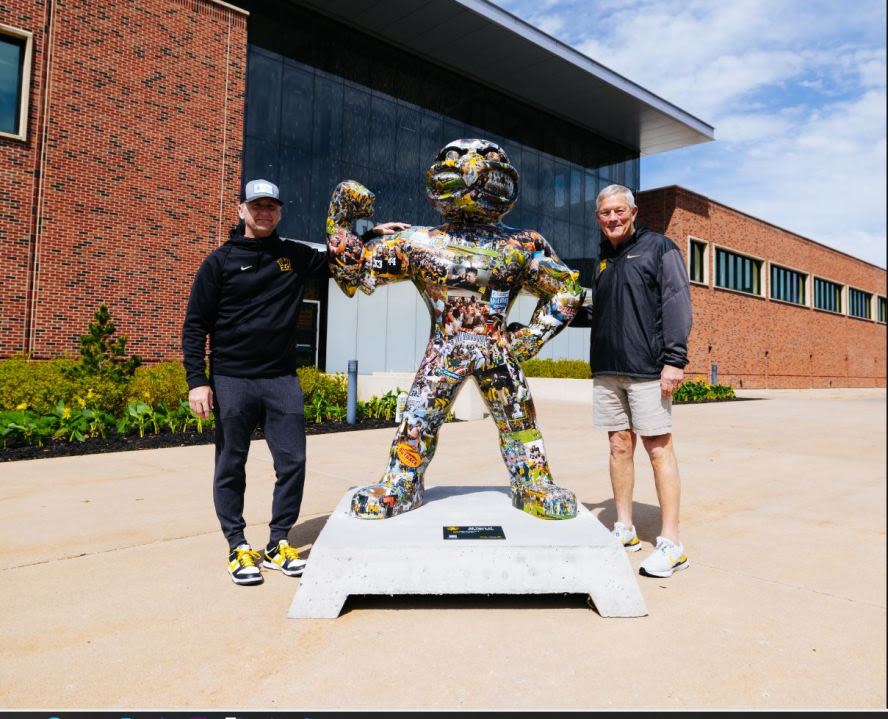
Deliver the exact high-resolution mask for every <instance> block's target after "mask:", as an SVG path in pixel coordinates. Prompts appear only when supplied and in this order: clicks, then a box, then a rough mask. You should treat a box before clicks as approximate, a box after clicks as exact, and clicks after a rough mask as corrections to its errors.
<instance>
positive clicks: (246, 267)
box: [241, 265, 253, 270]
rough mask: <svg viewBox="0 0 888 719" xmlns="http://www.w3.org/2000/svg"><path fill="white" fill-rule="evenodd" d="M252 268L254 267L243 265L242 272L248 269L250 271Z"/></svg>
mask: <svg viewBox="0 0 888 719" xmlns="http://www.w3.org/2000/svg"><path fill="white" fill-rule="evenodd" d="M252 266H253V265H241V270H248V269H250V268H251V267H252Z"/></svg>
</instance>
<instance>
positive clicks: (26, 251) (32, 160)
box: [0, 0, 47, 357]
mask: <svg viewBox="0 0 888 719" xmlns="http://www.w3.org/2000/svg"><path fill="white" fill-rule="evenodd" d="M46 12H47V10H46V2H43V1H42V0H14V1H13V2H11V3H10V2H0V23H2V24H4V25H7V26H10V27H14V28H16V29H19V30H26V31H28V32H31V33H33V35H34V36H33V50H32V56H31V77H32V78H33V81H32V82H31V86H30V92H29V95H28V118H27V126H28V131H27V138H26V140H25V141H20V140H11V139H8V138H5V137H0V262H2V263H3V266H2V268H0V357H6V356H9V355H10V354H13V353H15V352H21V351H22V350H23V349H24V338H25V335H26V332H27V330H26V318H27V307H28V276H29V274H30V266H29V260H30V258H31V247H32V242H33V236H34V222H35V215H34V204H35V202H36V199H37V196H36V192H37V183H36V178H35V169H36V167H37V148H38V147H39V137H40V129H41V120H42V115H43V108H42V96H41V87H42V77H43V73H44V68H45V65H46V62H45V55H46V41H45V37H46V35H45V33H44V32H43V27H44V25H45V23H46Z"/></svg>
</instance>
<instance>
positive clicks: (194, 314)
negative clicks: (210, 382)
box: [182, 230, 327, 389]
mask: <svg viewBox="0 0 888 719" xmlns="http://www.w3.org/2000/svg"><path fill="white" fill-rule="evenodd" d="M326 268H327V255H326V253H325V252H322V251H318V250H315V249H312V248H311V247H309V246H308V245H304V244H301V243H299V242H291V241H287V240H282V239H281V238H280V237H279V236H278V234H277V233H276V232H275V233H274V234H272V235H270V236H269V237H266V238H264V239H251V238H247V237H244V236H243V235H241V234H238V232H237V231H236V230H232V231H231V234H230V236H229V239H228V241H227V242H226V243H225V244H224V245H222V246H221V247H219V248H218V249H217V250H215V251H213V252H212V253H211V254H210V255H209V256H207V258H206V259H205V260H204V261H203V263H202V264H201V266H200V268H199V269H198V271H197V275H196V276H195V278H194V284H193V285H192V287H191V296H190V297H189V299H188V309H187V310H186V311H185V323H184V326H183V328H182V353H183V355H184V358H185V372H186V375H187V378H188V388H189V389H193V388H194V387H199V386H200V385H205V384H207V377H206V374H205V363H204V349H205V346H206V337H207V335H209V336H210V374H211V375H213V374H220V375H230V376H232V377H278V376H281V375H285V374H290V373H291V372H294V371H295V369H296V318H297V316H298V314H299V307H300V305H301V304H302V294H303V291H304V289H305V278H306V277H308V276H309V275H313V274H326V272H327V269H326Z"/></svg>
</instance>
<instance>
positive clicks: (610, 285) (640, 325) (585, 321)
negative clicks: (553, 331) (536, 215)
mask: <svg viewBox="0 0 888 719" xmlns="http://www.w3.org/2000/svg"><path fill="white" fill-rule="evenodd" d="M591 300H592V303H591V305H586V306H584V307H583V310H582V311H581V312H578V313H577V317H576V319H574V321H573V322H572V323H571V325H572V326H573V327H590V328H591V329H592V333H591V338H590V340H591V341H590V349H589V363H590V364H591V365H592V375H593V376H597V375H605V374H618V375H627V376H629V377H641V378H650V379H653V378H658V377H659V376H660V371H661V370H662V369H663V365H671V366H672V367H679V368H684V367H685V365H687V363H688V335H689V334H690V331H691V291H690V284H689V282H688V274H687V271H686V270H685V265H684V261H683V259H682V254H681V251H680V250H679V249H678V247H676V245H675V243H674V242H673V241H672V240H670V239H669V238H668V237H666V236H665V235H661V234H658V233H656V232H654V231H652V230H649V229H647V228H646V227H639V228H637V229H636V230H635V234H633V235H632V237H630V238H629V239H628V240H625V241H624V242H621V243H620V244H619V245H618V246H617V247H616V248H614V246H613V245H612V244H611V243H610V242H609V241H608V240H607V239H604V240H602V242H601V250H600V254H599V262H598V265H597V267H596V268H595V275H594V280H593V283H592V292H591Z"/></svg>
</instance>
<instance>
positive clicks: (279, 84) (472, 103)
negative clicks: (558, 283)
mask: <svg viewBox="0 0 888 719" xmlns="http://www.w3.org/2000/svg"><path fill="white" fill-rule="evenodd" d="M236 4H238V5H239V6H241V7H243V8H245V9H247V10H249V11H250V13H251V15H250V20H249V31H248V32H249V43H250V45H249V51H248V82H247V117H246V128H245V133H246V138H245V144H244V155H245V157H244V173H245V178H244V179H247V178H248V177H256V176H264V177H265V178H266V179H269V180H272V181H275V182H278V183H279V184H280V186H281V193H282V195H283V199H284V200H285V203H286V207H285V213H284V218H283V220H282V222H281V227H280V231H281V234H282V235H284V236H286V237H293V238H297V239H304V240H309V241H313V242H321V241H323V238H324V220H325V217H326V213H327V204H328V202H329V198H330V193H331V191H332V189H333V187H334V186H335V185H336V183H337V182H339V181H340V180H344V179H355V180H358V181H359V182H361V183H363V184H365V185H366V186H367V187H369V188H370V189H371V190H373V192H374V193H376V196H377V202H376V214H375V218H374V219H376V220H378V221H385V220H396V219H397V220H404V221H407V222H410V223H412V224H424V225H437V224H440V222H441V218H440V216H439V215H438V214H437V213H436V212H435V211H434V210H433V209H432V207H431V205H429V204H428V203H427V202H426V200H425V170H426V168H427V167H428V166H429V165H430V164H431V163H432V160H433V159H434V157H435V155H436V154H437V152H438V150H440V148H441V147H442V146H443V145H444V144H446V143H447V142H449V141H450V140H453V139H456V138H459V137H478V136H480V137H485V138H487V139H490V140H493V141H495V142H498V143H499V144H501V145H502V146H503V147H504V149H505V150H506V152H507V153H508V155H509V158H510V160H511V161H512V163H513V164H514V165H515V166H516V167H517V169H518V171H519V173H520V175H521V191H520V194H519V200H518V203H517V204H516V206H515V208H514V209H513V210H512V212H510V213H509V214H508V215H506V217H505V218H504V221H505V222H506V223H507V224H510V225H514V226H518V227H527V228H531V229H535V230H538V231H539V232H540V233H541V234H542V235H543V236H545V237H546V239H548V240H549V241H550V242H551V243H552V245H553V247H554V248H555V250H556V252H557V253H558V254H559V255H560V256H561V257H562V259H564V260H566V261H568V264H571V265H572V266H573V267H575V268H576V269H579V270H580V271H581V273H582V275H583V277H582V278H581V279H583V280H584V284H588V281H589V280H590V278H591V274H590V272H591V268H592V267H593V266H594V260H595V258H596V256H597V254H598V241H599V232H598V224H597V222H596V220H595V207H594V205H595V197H596V195H597V194H598V191H599V190H600V189H601V188H602V187H604V186H606V185H608V184H610V183H611V182H619V183H621V184H626V185H627V186H628V187H629V188H630V189H631V190H632V191H633V192H636V191H637V190H638V163H639V160H638V154H637V152H633V151H631V150H629V149H628V148H626V147H623V146H621V145H618V144H616V143H613V142H610V141H608V140H606V139H604V138H601V137H598V136H597V135H594V134H592V133H590V132H588V131H586V130H583V129H582V128H579V127H577V126H575V125H573V124H571V123H568V122H566V121H564V120H562V119H560V118H557V117H554V116H548V115H546V114H545V113H544V112H542V111H541V110H539V109H537V108H534V107H530V106H527V105H523V104H521V103H520V102H517V101H515V100H514V99H512V98H510V97H507V96H504V95H502V94H500V93H498V92H496V91H494V90H492V89H490V88H488V87H485V86H482V85H480V84H478V83H475V82H474V81H472V80H470V79H468V78H465V77H462V76H460V75H457V74H455V73H453V72H451V71H449V70H446V69H444V68H441V67H438V66H436V65H433V64H432V63H429V62H426V61H425V60H422V59H420V58H418V57H416V56H413V55H410V54H407V53H405V52H403V51H402V50H400V49H397V48H394V47H391V46H389V45H386V44H384V43H381V42H379V41H378V40H376V39H374V38H371V37H369V36H367V35H363V34H361V33H359V32H357V31H355V30H353V29H351V28H347V27H345V26H342V25H339V24H337V23H335V22H334V21H332V20H330V19H328V18H325V17H322V16H320V15H317V14H315V13H312V12H310V11H308V10H305V9H303V8H298V7H293V6H290V5H289V4H287V3H285V2H280V1H279V0H263V2H238V3H236Z"/></svg>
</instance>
